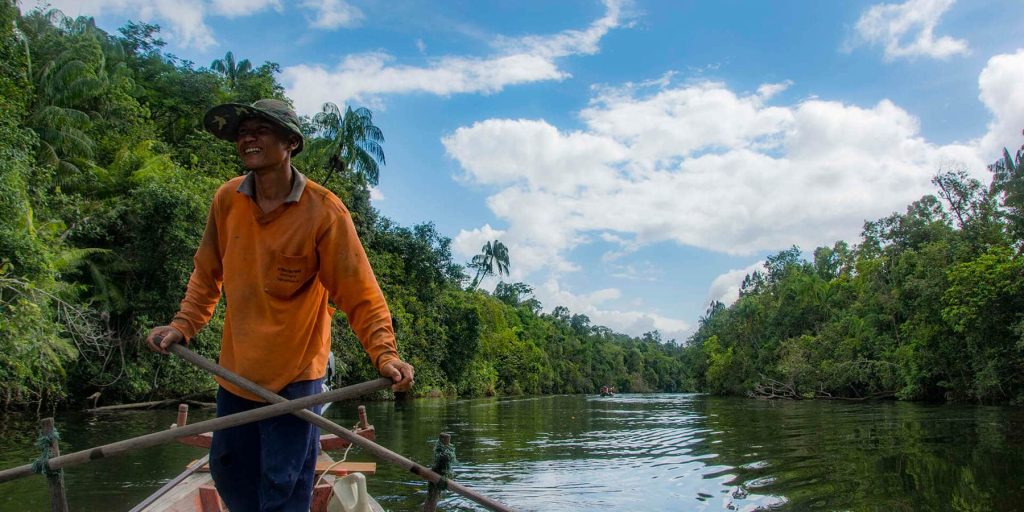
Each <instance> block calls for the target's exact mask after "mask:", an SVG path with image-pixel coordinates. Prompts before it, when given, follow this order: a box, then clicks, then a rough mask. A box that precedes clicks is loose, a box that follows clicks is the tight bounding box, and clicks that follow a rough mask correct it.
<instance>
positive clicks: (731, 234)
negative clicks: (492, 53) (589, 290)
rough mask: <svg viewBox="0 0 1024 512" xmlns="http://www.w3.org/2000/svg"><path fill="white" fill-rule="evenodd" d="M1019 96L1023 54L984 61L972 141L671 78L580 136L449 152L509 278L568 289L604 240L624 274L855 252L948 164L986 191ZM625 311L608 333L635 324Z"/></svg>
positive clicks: (484, 124) (520, 122) (893, 113)
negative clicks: (981, 122) (714, 255)
mask: <svg viewBox="0 0 1024 512" xmlns="http://www.w3.org/2000/svg"><path fill="white" fill-rule="evenodd" d="M1020 83H1024V50H1022V51H1018V52H1017V53H1015V54H1008V55H1001V56H997V57H993V58H992V59H991V60H990V61H989V64H988V66H987V67H986V68H985V70H984V71H983V72H982V73H981V76H980V78H979V89H980V91H981V92H980V95H981V99H982V101H983V102H984V103H985V104H986V106H988V107H989V108H990V109H991V110H992V111H993V122H992V123H991V124H990V126H989V132H988V134H986V135H984V136H982V137H979V138H978V139H977V140H975V141H972V142H969V143H950V144H936V143H933V142H930V141H928V140H926V139H925V138H924V137H923V136H922V135H921V133H920V126H919V121H918V120H917V118H916V117H914V116H913V115H911V114H910V113H909V112H907V111H905V110H903V109H902V108H900V107H899V106H898V105H896V104H895V103H893V102H892V101H889V100H882V101H880V102H878V103H877V104H875V105H869V106H859V105H851V104H846V103H842V102H839V101H828V100H822V99H818V98H811V99H805V100H802V101H797V102H795V103H791V104H780V105H773V104H769V102H768V98H771V97H772V95H773V94H777V93H778V92H779V91H781V90H782V88H783V87H785V86H787V85H788V83H786V82H783V83H782V84H767V85H764V86H761V87H759V88H757V90H756V92H753V93H742V92H737V91H733V90H731V89H729V88H728V87H727V86H726V85H725V84H723V83H720V82H702V83H689V84H684V85H673V84H671V83H669V81H668V80H658V81H652V82H648V83H646V84H640V86H636V85H633V84H627V85H626V86H623V87H619V88H608V87H602V88H596V89H595V93H594V94H595V95H594V98H593V99H592V101H591V102H590V104H589V106H588V107H586V108H585V109H583V110H582V111H581V112H580V118H581V119H582V121H583V122H584V128H583V129H581V130H575V131H564V130H560V129H559V128H558V127H556V126H553V125H551V124H549V123H547V122H545V121H542V120H528V119H488V120H484V121H480V122H476V123H474V124H472V125H470V126H464V127H461V128H459V129H457V130H455V131H454V132H453V133H452V134H450V135H448V136H446V137H444V138H443V139H442V143H443V144H444V146H445V148H446V150H447V153H448V155H449V156H450V157H451V158H453V159H454V160H455V161H456V162H458V163H459V165H460V166H461V168H462V169H463V170H464V172H465V178H466V179H467V180H468V181H469V182H470V183H472V184H474V185H477V186H483V187H485V188H489V189H490V190H491V194H490V196H489V197H488V200H487V204H488V207H489V208H490V210H491V212H492V213H493V214H494V215H495V216H496V217H497V218H499V219H500V220H501V221H503V222H504V223H506V225H507V228H506V229H505V230H504V231H505V232H504V234H503V238H502V241H503V242H505V243H506V245H508V246H509V247H510V253H511V254H512V255H513V257H514V258H515V260H516V261H515V264H514V265H513V268H514V269H515V270H514V272H518V274H519V275H520V276H532V277H535V278H536V276H538V275H539V276H545V277H542V279H548V280H553V282H555V283H556V284H557V282H558V279H559V277H560V275H561V274H562V273H564V272H569V271H573V270H577V269H578V267H577V266H576V265H575V264H574V263H573V262H572V261H570V260H569V259H568V258H569V254H570V253H571V252H572V251H573V250H575V249H577V248H578V247H580V246H582V245H585V244H588V243H590V242H591V241H594V240H603V241H604V242H610V243H615V244H618V245H620V247H621V248H622V249H621V250H619V251H613V252H609V253H607V254H606V255H605V263H606V264H607V263H610V262H612V261H616V262H618V263H617V265H618V266H619V267H621V268H625V269H627V271H626V273H627V274H628V273H629V271H628V268H629V266H630V265H632V264H633V262H631V261H628V260H627V259H626V257H627V256H628V255H629V254H630V253H632V252H634V251H636V249H637V248H638V247H641V246H644V245H648V244H651V243H655V242H661V241H674V242H676V243H678V244H681V245H688V246H693V247H697V248H702V249H705V250H709V251H713V252H722V253H729V254H752V253H755V252H761V251H774V250H779V249H783V248H787V247H789V246H791V245H794V244H795V245H799V246H800V247H802V248H803V249H805V250H811V249H813V248H814V247H817V246H821V245H831V244H832V243H833V242H835V241H836V240H848V241H851V242H855V241H856V240H857V239H858V237H859V233H860V229H861V227H862V225H863V222H864V220H866V219H877V218H880V217H882V216H885V215H888V214H889V213H892V212H893V211H900V210H903V209H904V208H905V207H906V205H907V204H909V203H910V202H912V201H914V200H916V199H918V198H919V197H921V196H922V195H924V194H927V193H932V192H933V191H934V190H933V187H932V185H931V183H930V180H931V178H932V177H933V176H934V175H935V173H936V172H937V171H938V170H939V169H940V168H942V166H944V165H945V166H947V167H948V165H949V164H950V163H955V164H958V165H962V166H963V167H965V168H966V169H968V170H969V171H970V172H972V173H974V175H975V177H977V178H979V179H981V180H983V181H984V180H988V179H989V175H988V173H987V170H986V167H985V164H986V163H988V162H989V161H990V160H992V159H994V158H995V157H996V156H997V155H998V151H993V150H992V148H996V147H998V148H1001V147H1003V146H1010V147H1017V146H1019V145H1020V136H1019V130H1020V128H1022V127H1024V93H1021V92H1020V90H1019V87H1016V85H1017V84H1020ZM486 227H487V228H488V229H491V228H490V226H486ZM473 245H479V244H476V243H474V244H473ZM513 246H514V247H515V249H514V250H513V249H512V247H513ZM472 249H473V250H474V252H475V250H476V247H473V248H472ZM456 250H459V248H458V247H456ZM467 254H471V253H467ZM634 268H635V267H634ZM749 270H750V269H749V268H748V269H740V270H736V271H734V272H731V273H728V274H726V275H724V276H720V277H719V278H718V279H716V281H715V282H714V283H712V286H711V290H710V291H709V298H713V299H718V300H723V301H730V300H734V297H735V293H736V289H737V288H738V285H739V282H740V281H742V278H743V276H744V275H746V273H748V271H749ZM552 290H554V291H558V292H559V294H561V293H569V292H566V291H564V290H561V289H560V288H559V287H558V286H553V287H552V288H551V290H549V291H548V292H547V293H548V295H547V296H546V297H545V298H542V301H543V302H544V303H545V304H546V305H550V306H557V305H559V304H560V303H561V304H565V305H569V306H570V308H571V309H574V310H580V311H583V312H587V311H594V312H597V311H604V310H602V309H599V308H597V306H595V305H593V304H590V306H592V307H593V308H594V309H593V310H589V309H586V308H587V307H588V306H587V304H588V303H587V301H586V297H585V296H574V297H576V299H577V302H576V303H574V304H575V307H572V306H573V305H572V304H568V303H567V301H564V300H563V301H561V302H560V301H559V300H554V301H552V298H556V299H557V298H559V297H562V295H559V294H556V293H554V291H552ZM538 298H541V297H538ZM631 308H632V306H631ZM615 313H616V314H619V313H623V312H621V311H616V312H615ZM626 313H628V312H626ZM626 313H623V314H624V315H625V316H623V317H622V318H620V319H619V320H614V319H613V318H612V317H614V315H608V318H609V320H608V321H604V320H601V323H605V324H606V325H609V326H613V322H618V323H616V324H615V325H620V324H622V323H623V322H625V320H623V319H626V318H640V317H631V316H629V315H628V314H626ZM587 314H588V315H589V314H590V313H587ZM594 318H597V316H596V313H595V316H594ZM653 318H654V316H650V317H649V319H653ZM645 321H646V320H645ZM653 321H654V320H650V322H648V324H650V323H651V322H653ZM637 322H639V323H638V324H637V325H640V324H643V321H640V320H637ZM626 323H629V322H626ZM630 332H635V331H630Z"/></svg>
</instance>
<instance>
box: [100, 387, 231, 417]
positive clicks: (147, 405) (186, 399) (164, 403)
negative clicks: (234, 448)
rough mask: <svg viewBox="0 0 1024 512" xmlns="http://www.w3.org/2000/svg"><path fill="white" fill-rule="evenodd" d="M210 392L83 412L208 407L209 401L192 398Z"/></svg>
mask: <svg viewBox="0 0 1024 512" xmlns="http://www.w3.org/2000/svg"><path fill="white" fill-rule="evenodd" d="M211 393H213V390H207V391H199V392H196V393H189V394H187V395H185V396H183V397H180V398H168V399H167V400H153V401H151V402H137V403H133V404H118V405H104V406H103V407H93V408H91V409H86V410H85V412H113V411H131V410H138V409H156V408H158V407H171V406H173V407H177V406H178V404H180V403H187V404H189V405H195V406H197V407H210V406H211V404H210V403H209V402H199V401H196V400H194V399H195V398H199V397H202V396H209V395H210V394H211ZM212 405H216V404H212Z"/></svg>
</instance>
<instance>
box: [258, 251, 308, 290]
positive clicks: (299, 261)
mask: <svg viewBox="0 0 1024 512" xmlns="http://www.w3.org/2000/svg"><path fill="white" fill-rule="evenodd" d="M314 275H316V255H315V254H306V255H302V256H289V255H287V254H281V253H278V254H276V255H275V256H274V260H273V265H271V267H270V270H269V271H268V272H267V275H266V276H265V281H264V284H265V287H264V289H263V291H265V292H267V294H269V295H271V296H273V297H277V298H280V299H287V298H291V297H292V296H293V295H295V294H296V293H297V292H298V291H299V290H301V289H302V288H304V287H305V286H306V284H308V283H309V281H310V280H311V279H312V278H313V276H314Z"/></svg>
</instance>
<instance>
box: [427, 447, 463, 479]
mask: <svg viewBox="0 0 1024 512" xmlns="http://www.w3.org/2000/svg"><path fill="white" fill-rule="evenodd" d="M458 462H459V461H458V460H457V459H456V458H455V445H454V444H444V443H442V442H441V441H440V440H437V441H434V464H433V465H432V466H431V467H430V469H431V470H433V471H434V473H437V474H439V475H441V479H440V480H438V481H437V483H433V482H430V485H429V487H430V488H431V489H437V490H440V491H445V490H448V479H449V478H455V472H454V471H453V470H452V465H453V464H457V463H458Z"/></svg>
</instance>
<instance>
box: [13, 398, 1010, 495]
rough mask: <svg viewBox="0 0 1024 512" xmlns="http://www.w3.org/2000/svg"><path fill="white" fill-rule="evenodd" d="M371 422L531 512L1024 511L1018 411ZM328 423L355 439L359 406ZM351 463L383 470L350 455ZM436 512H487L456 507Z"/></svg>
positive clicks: (684, 403) (132, 464)
mask: <svg viewBox="0 0 1024 512" xmlns="http://www.w3.org/2000/svg"><path fill="white" fill-rule="evenodd" d="M367 409H368V413H369V417H370V420H371V422H372V423H374V424H375V426H376V428H377V439H378V442H380V443H381V444H382V445H383V446H386V447H388V448H390V449H392V450H394V451H396V452H399V453H402V454H403V455H406V456H408V457H410V458H412V459H413V460H416V461H418V462H420V463H422V464H425V465H429V464H430V462H431V457H432V444H431V443H432V442H433V441H434V440H435V439H436V438H437V435H438V434H439V433H440V432H451V433H452V438H453V442H454V443H455V445H456V447H457V455H458V459H459V464H458V465H457V466H456V471H457V475H456V478H457V479H458V480H459V481H460V482H462V483H464V484H466V485H469V486H471V487H473V488H475V489H477V490H478V491H480V492H482V493H484V494H487V495H489V496H492V497H495V498H497V499H499V500H501V501H504V502H506V503H508V504H509V505H511V506H513V507H515V508H517V509H522V510H622V509H631V510H754V509H757V508H758V507H761V508H770V507H779V508H782V509H788V510H1013V509H1017V508H1018V503H1021V502H1022V499H1024V484H1022V483H1021V482H1022V479H1021V478H1020V476H1021V475H1024V471H1022V470H1024V450H1022V446H1024V442H1022V441H1024V439H1022V436H1024V435H1022V434H1021V432H1022V430H1021V426H1022V424H1024V411H1021V410H1018V409H1011V408H1000V407H962V406H928V405H920V404H909V403H897V402H885V403H872V404H848V403H835V402H761V401H753V400H744V399H735V398H714V397H704V396H698V395H620V396H617V397H615V398H597V397H585V396H547V397H528V398H518V399H477V400H418V401H411V402H398V403H394V402H379V403H370V404H367ZM204 414H206V415H208V414H209V412H205V413H204V412H199V413H193V415H192V416H193V418H192V419H193V421H198V420H199V419H202V418H203V417H204V416H203V415H204ZM328 416H329V417H330V418H332V419H333V420H335V421H336V422H338V423H340V424H342V425H352V424H354V423H355V421H356V411H355V404H338V405H336V406H335V407H333V408H332V409H331V411H330V412H329V413H328ZM174 418H175V413H174V411H147V412H135V413H121V414H108V415H100V416H97V415H84V414H72V413H65V414H62V415H61V416H59V417H58V428H60V429H61V431H62V434H63V435H64V441H63V442H62V446H61V447H62V450H63V451H64V452H69V451H72V450H78V449H83V448H86V447H90V446H94V445H98V444H102V443H108V442H112V441H116V440H119V439H123V438H127V437H131V436H135V435H141V434H145V433H148V432H152V431H154V430H158V429H163V428H167V426H168V425H170V423H171V422H173V421H174ZM35 425H36V420H35V419H28V418H26V417H23V416H16V415H9V416H7V417H5V418H2V419H0V466H3V467H10V466H14V465H18V464H24V463H26V462H28V461H30V460H31V459H32V458H33V457H35V456H36V454H35V453H34V450H33V449H32V448H31V446H32V442H33V439H34V436H35V433H34V432H35V428H36V427H35ZM201 455H202V451H201V450H198V449H194V448H189V447H185V446H180V445H176V444H168V445H164V446H161V447H156V448H151V449H147V450H142V451H139V452H135V453H132V454H129V455H126V456H121V457H115V458H111V459H106V460H100V461H96V462H93V463H91V464H89V465H87V466H81V467H78V468H73V469H71V470H69V471H68V472H67V485H68V498H69V501H70V502H71V504H72V509H73V510H104V511H106V510H110V511H117V510H128V509H129V508H130V507H131V506H132V505H133V504H134V503H136V502H138V501H139V500H141V499H142V498H144V497H145V496H147V495H148V494H149V493H150V492H152V491H153V490H154V489H156V488H157V487H159V486H160V485H161V484H162V483H163V482H165V481H167V480H168V479H170V478H172V477H173V476H175V475H176V474H177V473H179V472H180V471H181V469H182V468H183V467H184V465H185V464H187V463H188V462H189V461H191V460H193V459H195V458H197V457H199V456H201ZM335 455H336V456H337V455H340V454H335ZM349 460H373V459H372V458H371V457H369V456H367V455H366V454H365V453H361V452H359V451H358V450H355V451H353V452H352V453H350V454H349ZM369 483H370V491H371V493H372V494H373V495H374V496H376V497H377V498H378V500H379V501H380V502H381V503H382V504H383V505H384V506H385V507H386V508H388V509H390V510H396V511H399V510H408V511H411V510H417V509H418V507H419V505H420V504H421V503H422V500H423V499H424V497H425V496H426V485H425V484H423V483H422V482H420V481H418V480H417V479H415V478H414V477H413V476H412V475H410V474H409V473H408V472H407V471H405V470H401V469H397V468H391V467H390V466H388V465H387V464H385V463H383V462H379V464H378V473H377V475H375V476H374V477H371V478H370V479H369ZM46 499H47V495H46V488H45V485H44V482H43V480H42V479H41V478H32V479H26V480H22V481H19V482H14V483H7V484H0V510H29V511H33V510H39V511H42V510H47V509H48V504H47V502H46ZM730 507H731V508H730ZM442 509H444V510H480V508H479V507H477V506H476V505H475V504H473V503H472V502H469V501H468V500H465V499H463V498H459V497H457V496H451V495H449V496H448V497H446V498H445V499H444V501H443V502H442Z"/></svg>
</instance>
